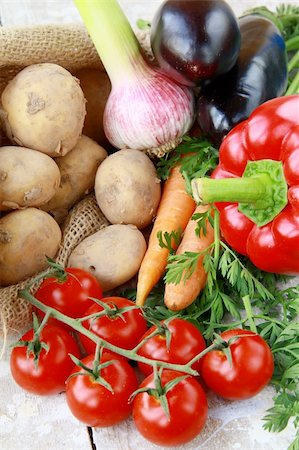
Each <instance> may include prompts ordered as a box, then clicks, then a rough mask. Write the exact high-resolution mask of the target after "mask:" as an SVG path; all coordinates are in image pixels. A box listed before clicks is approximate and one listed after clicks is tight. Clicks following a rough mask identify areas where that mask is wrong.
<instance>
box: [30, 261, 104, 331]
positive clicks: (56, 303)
mask: <svg viewBox="0 0 299 450" xmlns="http://www.w3.org/2000/svg"><path fill="white" fill-rule="evenodd" d="M65 271H66V272H67V273H68V275H67V279H66V281H65V282H62V283H61V282H60V281H58V280H57V279H56V278H46V279H45V280H43V282H42V284H41V285H40V287H39V289H38V290H37V292H36V294H35V297H36V298H37V299H38V300H40V301H41V302H42V303H44V304H45V305H48V306H51V307H52V308H55V309H57V310H58V311H60V312H61V313H63V314H66V315H67V316H70V317H73V318H78V317H82V316H83V314H84V312H85V310H86V309H87V308H88V307H89V306H91V305H93V304H94V302H93V300H91V299H90V298H89V297H93V298H97V299H101V298H102V297H103V292H102V289H101V286H100V285H99V283H98V281H97V279H96V278H95V277H94V276H93V275H91V274H90V273H88V272H86V271H85V270H82V269H77V268H72V267H68V268H67V269H65ZM38 315H39V316H40V317H43V316H44V313H43V312H42V311H38ZM50 322H52V323H56V324H58V321H57V320H55V319H52V318H51V319H50ZM60 324H61V322H59V325H60ZM64 326H65V325H64Z"/></svg>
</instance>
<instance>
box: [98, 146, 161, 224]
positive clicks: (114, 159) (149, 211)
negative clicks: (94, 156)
mask: <svg viewBox="0 0 299 450" xmlns="http://www.w3.org/2000/svg"><path fill="white" fill-rule="evenodd" d="M94 188H95V195H96V199H97V202H98V205H99V207H100V209H101V210H102V211H103V213H104V214H105V216H106V217H107V219H108V220H109V222H111V223H114V224H116V223H125V224H133V225H135V226H136V227H137V228H139V229H141V228H145V227H146V226H147V225H149V224H150V223H151V222H152V221H153V219H154V217H155V215H156V212H157V208H158V205H159V202H160V197H161V187H160V181H159V179H158V177H157V172H156V168H155V166H154V164H153V162H152V161H151V160H150V158H149V157H148V156H147V155H146V154H145V153H143V152H140V151H138V150H132V149H123V150H119V151H118V152H116V153H113V154H112V155H110V156H109V157H108V158H107V159H106V160H105V161H104V163H103V164H101V165H100V167H99V168H98V170H97V174H96V179H95V187H94Z"/></svg>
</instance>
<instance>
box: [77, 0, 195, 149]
mask: <svg viewBox="0 0 299 450" xmlns="http://www.w3.org/2000/svg"><path fill="white" fill-rule="evenodd" d="M75 4H76V5H77V8H78V10H79V12H80V14H81V16H82V19H83V21H84V23H85V25H86V27H87V30H88V32H89V34H90V36H91V38H92V40H93V42H94V44H95V47H96V49H97V51H98V53H99V56H100V58H101V60H102V62H103V65H104V67H105V69H106V71H107V74H108V75H109V77H110V80H111V84H112V91H111V94H110V96H109V98H108V100H107V103H106V107H105V111H104V119H103V120H104V131H105V134H106V136H107V138H108V140H109V141H110V142H111V143H112V145H114V146H115V147H116V148H119V149H122V148H132V149H137V150H147V151H148V152H149V153H150V154H155V155H157V156H161V155H163V154H165V153H167V152H168V151H169V150H171V149H172V148H174V147H175V146H176V145H177V144H178V142H180V140H181V137H182V136H183V135H184V134H185V133H186V132H187V131H188V130H189V129H190V128H191V126H192V124H193V122H194V113H195V109H194V108H195V106H194V97H193V93H192V91H191V90H189V89H188V88H186V87H183V86H179V85H178V84H177V83H174V82H172V81H171V80H170V79H169V78H167V77H165V76H164V75H163V74H161V73H160V71H159V70H157V69H156V68H154V67H150V66H149V65H148V64H147V63H146V62H145V60H144V59H143V57H142V54H141V50H140V46H139V43H138V41H137V38H136V36H135V35H134V33H133V30H132V28H131V26H130V24H129V22H128V20H127V18H126V17H125V15H124V13H123V12H122V10H121V8H120V6H119V5H118V3H117V1H116V0H104V1H103V0H96V1H93V2H85V1H83V0H75ZM107 36H109V39H107ZM111 48H113V52H111Z"/></svg>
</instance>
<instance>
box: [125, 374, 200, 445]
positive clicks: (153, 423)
mask: <svg viewBox="0 0 299 450" xmlns="http://www.w3.org/2000/svg"><path fill="white" fill-rule="evenodd" d="M179 376H182V372H177V371H174V370H168V369H164V370H163V372H162V377H161V378H162V386H165V384H166V383H168V382H169V381H171V380H173V379H174V378H177V377H179ZM144 387H147V388H154V387H155V385H154V376H153V374H151V375H149V376H148V377H147V378H146V379H145V380H144V381H143V382H142V383H141V385H140V388H144ZM166 398H167V401H168V405H169V418H168V417H167V416H166V414H165V412H164V410H163V408H162V406H161V402H160V400H159V398H156V397H155V396H153V395H149V394H148V393H147V392H142V393H138V394H137V395H136V397H135V399H134V402H133V419H134V422H135V425H136V428H137V430H138V431H139V432H140V433H141V434H142V436H143V437H145V438H146V439H148V440H149V441H151V442H153V443H154V444H157V445H166V446H173V445H181V444H184V443H186V442H189V441H191V440H192V439H193V438H195V437H196V436H197V435H198V434H199V433H200V432H201V430H202V429H203V427H204V425H205V423H206V420H207V413H208V404H207V399H206V395H205V392H204V390H203V389H202V387H201V386H200V384H199V382H198V381H197V380H196V379H195V378H194V377H191V376H188V377H186V378H185V379H183V380H182V381H180V382H179V383H178V384H177V385H176V386H174V387H173V388H172V389H171V390H169V391H168V392H167V394H166Z"/></svg>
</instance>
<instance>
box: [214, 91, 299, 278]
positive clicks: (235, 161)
mask: <svg viewBox="0 0 299 450" xmlns="http://www.w3.org/2000/svg"><path fill="white" fill-rule="evenodd" d="M265 159H271V160H276V161H281V162H282V163H283V171H284V176H285V179H286V182H287V184H288V204H287V205H286V206H285V208H284V209H283V210H282V211H281V212H280V213H279V214H278V215H277V216H276V217H275V218H274V219H273V220H272V221H271V222H270V223H268V224H267V225H264V226H262V227H258V226H257V225H256V224H255V223H253V222H252V221H251V220H250V219H249V218H247V217H246V216H245V215H243V214H242V213H241V212H239V211H238V204H237V203H217V204H216V206H217V208H218V209H219V211H220V228H221V233H222V235H223V237H224V239H225V241H226V242H227V243H228V244H229V245H230V246H231V247H232V248H234V249H235V250H236V251H237V252H239V253H241V254H244V255H246V256H248V257H249V259H250V260H251V261H252V262H253V264H254V265H255V266H256V267H258V268H260V269H262V270H265V271H268V272H274V273H281V274H289V275H298V274H299V95H292V96H286V97H278V98H275V99H273V100H269V101H268V102H266V103H264V104H262V105H260V106H259V107H258V108H257V109H256V110H255V111H254V112H253V113H252V114H251V116H250V117H249V119H248V120H245V121H243V122H241V123H240V124H238V125H237V126H236V127H235V128H233V130H232V131H231V132H230V133H229V134H228V135H227V137H226V138H225V139H224V140H223V142H222V144H221V146H220V151H219V165H218V167H217V168H216V169H215V170H214V172H213V174H212V178H235V177H241V176H242V174H243V172H244V169H245V166H246V164H247V162H248V161H250V160H251V161H256V160H265Z"/></svg>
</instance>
